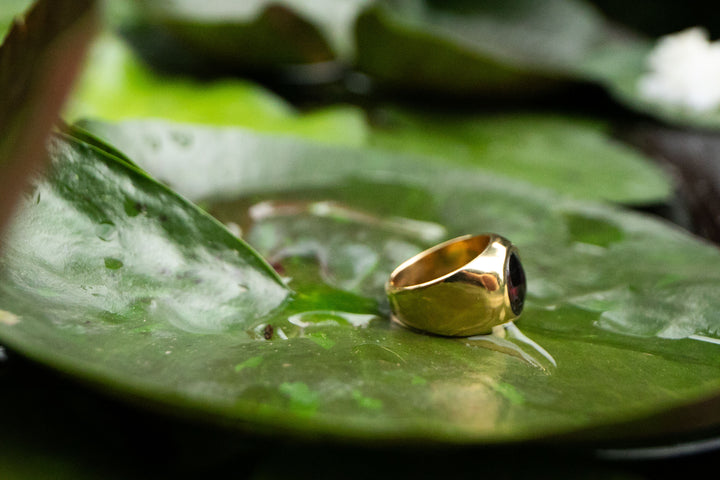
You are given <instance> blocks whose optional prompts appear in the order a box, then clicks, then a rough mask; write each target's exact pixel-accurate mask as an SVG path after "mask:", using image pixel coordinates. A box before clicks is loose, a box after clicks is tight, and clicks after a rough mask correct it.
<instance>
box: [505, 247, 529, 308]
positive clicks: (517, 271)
mask: <svg viewBox="0 0 720 480" xmlns="http://www.w3.org/2000/svg"><path fill="white" fill-rule="evenodd" d="M507 286H508V297H509V298H510V308H512V311H513V313H514V314H515V315H520V312H522V309H523V305H524V304H525V292H526V291H527V284H526V282H525V270H523V267H522V264H521V263H520V259H519V258H518V256H517V255H516V254H515V253H514V252H513V253H511V254H510V260H508V271H507Z"/></svg>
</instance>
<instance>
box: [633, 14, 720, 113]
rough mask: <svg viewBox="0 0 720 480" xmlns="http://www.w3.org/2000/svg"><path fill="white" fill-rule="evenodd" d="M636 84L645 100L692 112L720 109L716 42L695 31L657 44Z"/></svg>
mask: <svg viewBox="0 0 720 480" xmlns="http://www.w3.org/2000/svg"><path fill="white" fill-rule="evenodd" d="M647 60H648V65H647V66H648V73H646V74H645V75H644V76H643V77H642V78H641V79H640V81H639V83H638V89H639V91H640V95H641V96H642V97H644V98H645V99H647V100H651V101H655V102H657V103H662V104H666V105H670V106H674V107H680V108H684V109H687V110H691V111H695V112H706V111H709V110H716V109H718V108H720V41H715V42H710V39H709V36H708V33H707V31H706V30H705V29H703V28H699V27H695V28H689V29H687V30H683V31H682V32H679V33H675V34H672V35H666V36H664V37H662V38H660V39H659V40H658V43H657V46H656V47H655V48H654V49H653V50H652V52H650V55H649V56H648V59H647Z"/></svg>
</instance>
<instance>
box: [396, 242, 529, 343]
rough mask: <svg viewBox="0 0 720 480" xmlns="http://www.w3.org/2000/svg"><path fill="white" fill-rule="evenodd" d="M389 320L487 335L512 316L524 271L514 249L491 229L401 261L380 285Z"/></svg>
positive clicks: (440, 331)
mask: <svg viewBox="0 0 720 480" xmlns="http://www.w3.org/2000/svg"><path fill="white" fill-rule="evenodd" d="M385 291H386V292H387V295H388V299H389V300H390V308H391V309H392V313H393V318H394V320H396V321H397V322H399V323H401V324H403V325H405V326H408V327H411V328H415V329H418V330H422V331H425V332H429V333H434V334H437V335H445V336H457V337H460V336H469V335H478V334H482V333H489V332H490V331H492V328H493V327H494V326H496V325H501V324H503V323H506V322H509V321H511V320H514V319H515V318H517V317H518V316H519V315H520V313H521V312H522V309H523V304H524V302H525V292H526V281H525V272H524V270H523V267H522V264H521V263H520V257H519V255H518V252H517V248H516V247H515V246H514V245H513V244H512V243H511V242H510V241H509V240H508V239H506V238H504V237H501V236H500V235H496V234H494V233H486V234H482V235H475V236H473V235H465V236H462V237H458V238H455V239H453V240H449V241H447V242H444V243H441V244H439V245H436V246H434V247H432V248H429V249H428V250H425V251H424V252H421V253H419V254H417V255H415V256H414V257H412V258H410V259H409V260H407V261H405V262H403V263H402V264H401V265H400V266H399V267H397V268H396V269H395V270H394V271H393V272H392V274H391V275H390V280H389V281H388V282H387V284H386V285H385Z"/></svg>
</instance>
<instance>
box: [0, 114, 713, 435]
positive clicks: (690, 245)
mask: <svg viewBox="0 0 720 480" xmlns="http://www.w3.org/2000/svg"><path fill="white" fill-rule="evenodd" d="M86 126H87V127H88V128H90V130H91V131H93V132H95V133H96V134H98V135H100V137H103V138H106V139H109V140H110V141H111V143H112V144H113V145H115V146H116V147H117V148H118V149H120V150H122V151H125V152H126V153H127V154H128V156H129V157H130V158H132V159H133V160H135V161H136V162H138V163H139V164H140V165H142V166H143V168H146V169H148V170H149V171H150V172H151V173H152V174H154V175H155V176H157V177H158V178H160V179H161V180H163V181H166V182H168V183H171V184H172V185H173V186H174V187H175V188H176V189H177V190H178V191H179V192H180V193H182V194H184V195H187V196H188V197H190V198H191V199H193V200H195V201H198V202H201V203H202V204H204V205H205V206H206V207H207V208H209V209H210V210H211V211H212V212H213V213H214V214H215V215H216V216H217V217H218V218H220V219H221V220H222V221H223V222H226V223H227V224H228V225H229V227H230V228H231V229H232V230H235V231H236V232H237V231H241V232H242V233H243V237H244V238H246V239H247V240H248V241H249V242H250V243H251V244H252V245H253V246H254V247H255V248H257V249H258V251H259V252H260V253H261V254H262V255H263V256H265V258H267V259H268V260H269V261H270V262H271V263H273V266H274V267H275V270H276V271H278V272H279V273H280V275H282V276H283V278H285V279H286V281H287V282H289V283H288V285H289V286H290V287H291V288H292V289H293V290H294V291H296V292H297V294H296V295H295V296H293V298H292V299H291V301H289V302H287V303H285V304H284V305H283V306H282V308H280V309H276V310H274V311H272V312H270V313H268V314H265V315H261V316H257V317H253V318H247V317H246V318H244V319H238V320H237V321H231V322H222V321H218V322H215V321H211V320H209V319H216V318H218V315H219V318H221V319H222V318H226V317H224V316H223V313H224V310H223V306H224V303H223V299H226V297H225V296H224V295H225V294H226V292H225V291H219V290H218V291H213V290H210V291H203V293H204V295H203V299H204V300H203V303H202V305H204V306H205V307H206V308H207V310H206V311H203V312H200V311H198V310H195V311H194V312H195V313H198V315H192V316H190V317H191V318H190V319H189V320H188V316H187V315H184V314H185V313H187V312H186V311H185V310H184V309H183V308H180V309H175V310H171V309H169V308H165V307H164V306H163V308H159V307H158V308H157V311H155V312H154V311H152V310H151V309H150V307H149V306H148V305H146V304H143V303H142V302H141V301H138V302H137V303H138V304H137V305H135V307H134V308H135V309H134V310H128V309H124V308H123V304H122V302H115V303H109V304H107V303H105V304H106V305H109V307H105V311H104V312H97V309H96V308H95V307H94V304H92V303H87V302H85V301H80V300H82V299H84V298H87V297H85V296H84V295H86V294H85V293H83V291H82V289H79V288H75V287H74V285H76V283H79V282H78V280H77V278H76V275H78V274H84V273H83V271H84V269H82V268H81V269H78V270H76V271H68V272H64V278H66V280H65V282H64V283H63V285H61V286H57V285H56V286H55V287H54V288H56V291H55V293H54V294H55V295H58V297H54V296H51V295H48V296H49V299H48V298H45V294H47V293H48V288H51V287H52V286H53V284H52V283H49V279H48V274H47V273H48V272H46V271H43V270H42V269H40V268H39V267H38V268H37V272H36V273H35V274H34V275H33V276H32V277H30V276H25V277H24V276H22V275H20V273H21V272H22V269H24V268H26V265H27V263H26V260H25V259H23V256H20V255H8V256H6V257H5V259H4V260H3V261H4V263H5V265H6V267H5V268H4V271H5V275H6V278H8V281H5V282H3V290H2V292H3V293H2V297H1V298H0V302H1V303H0V305H1V306H2V308H3V309H4V310H6V311H9V312H12V313H14V314H15V315H17V316H18V317H19V318H20V321H19V322H18V323H17V324H15V325H12V326H10V325H0V335H1V336H2V338H3V340H5V341H7V342H8V343H9V344H10V345H12V346H14V347H15V348H18V349H20V350H22V351H23V352H25V353H26V354H29V355H31V356H33V357H35V358H39V359H42V360H44V361H46V362H48V363H50V364H51V365H54V366H55V367H56V368H62V369H66V370H68V371H72V372H74V373H76V374H79V375H81V376H83V377H85V378H90V379H92V380H93V381H94V382H97V383H100V384H104V385H106V386H112V388H113V389H114V390H116V391H118V392H124V393H126V394H127V393H131V392H132V393H133V394H135V395H141V396H144V397H148V398H152V399H153V400H154V401H156V402H159V403H161V404H167V405H172V406H174V407H179V408H181V409H182V410H183V411H185V412H186V413H190V414H192V413H193V412H194V414H196V415H200V416H203V417H204V416H206V415H210V418H216V419H218V418H223V419H226V420H227V419H230V420H238V421H241V423H242V425H244V427H243V428H251V429H254V428H259V429H264V428H266V427H272V428H277V429H281V430H283V431H293V432H296V433H305V434H307V433H311V432H322V433H323V434H330V435H333V436H337V437H343V438H364V439H386V440H389V441H398V440H401V439H402V440H408V439H414V440H432V441H446V442H452V443H498V442H506V441H522V440H529V439H548V438H552V437H556V436H558V435H559V436H560V437H562V436H563V435H572V436H573V438H574V439H575V440H578V439H584V440H588V439H593V438H605V439H609V440H611V441H618V440H619V439H623V440H627V439H628V438H637V437H644V438H645V440H647V438H649V437H653V436H654V435H659V434H670V433H678V432H682V431H685V430H692V429H693V428H695V429H697V428H699V427H703V428H708V427H713V426H717V424H718V421H719V420H720V419H718V418H717V415H715V414H714V413H713V412H714V410H713V409H711V408H709V409H707V411H706V409H703V413H704V415H700V416H699V417H700V418H698V416H697V415H696V416H695V417H693V418H694V420H692V422H691V421H690V420H689V419H688V414H683V412H682V410H681V411H679V413H678V411H677V410H673V409H675V408H676V407H677V408H679V407H688V409H687V410H688V411H689V410H692V409H693V407H695V406H696V405H697V404H696V402H698V401H700V400H701V399H705V398H707V397H712V396H713V395H715V394H716V392H717V390H718V387H720V381H719V380H718V372H719V370H720V364H719V363H718V360H717V348H718V346H717V344H716V342H717V341H716V337H717V331H718V320H717V316H716V315H715V312H716V311H717V308H718V307H719V306H720V305H718V304H717V303H718V302H717V300H716V298H715V296H714V295H713V292H714V291H715V289H717V286H718V284H719V283H720V276H719V275H718V273H717V272H718V271H720V269H719V268H717V267H720V255H719V254H718V252H717V250H716V249H715V248H714V247H711V246H708V245H706V244H703V243H702V242H700V241H698V240H696V239H693V238H691V237H689V236H687V235H686V234H683V233H681V232H680V231H678V230H675V229H674V228H672V227H669V226H668V225H666V224H663V223H660V222H657V221H655V220H651V219H649V218H646V217H643V216H641V215H637V214H631V213H627V212H624V211H621V210H618V209H614V208H611V207H608V206H602V205H595V204H589V203H582V202H578V201H574V200H570V199H563V198H559V197H557V196H556V195H554V194H551V193H549V192H547V191H542V190H536V189H534V188H533V187H531V186H529V185H527V184H524V183H520V182H516V181H509V180H504V179H501V178H497V177H493V176H492V175H491V174H488V173H480V172H478V171H475V170H467V169H463V168H461V167H448V166H443V165H439V164H437V163H436V162H432V161H428V160H423V159H418V158H412V157H403V156H397V155H391V154H387V153H382V152H374V151H361V150H351V149H340V148H333V147H329V146H327V147H326V146H319V145H314V144H310V143H304V142H300V141H296V140H292V139H282V138H278V137H266V136H262V135H257V134H253V133H250V132H246V131H240V130H237V129H212V128H201V127H190V126H182V125H168V124H163V123H161V122H130V123H125V124H120V125H118V126H115V125H112V124H100V123H95V124H87V125H86ZM178 137H180V138H184V139H185V141H183V142H180V143H178V142H176V141H175V140H174V139H176V138H178ZM150 140H152V141H150ZM149 146H152V148H149ZM199 151H202V152H204V155H201V156H199V155H197V152H199ZM93 155H95V154H93ZM83 163H87V164H88V166H87V167H86V168H91V167H92V166H93V165H97V164H100V165H102V164H105V163H107V162H106V161H105V160H103V159H102V158H96V156H91V157H90V158H89V159H84V162H83ZM92 168H97V167H96V166H95V167H92ZM64 170H66V169H63V168H60V169H58V170H57V172H59V173H58V174H57V175H58V176H57V177H54V178H55V182H56V187H54V188H58V189H64V188H65V187H64V185H65V184H66V183H67V182H68V181H69V180H70V179H71V177H72V175H71V173H67V174H65V175H61V173H62V172H63V171H64ZM70 172H72V169H70ZM68 175H69V177H68ZM51 178H53V177H51ZM109 180H110V181H106V182H101V183H102V184H104V185H106V186H113V185H114V183H115V182H113V181H112V180H111V179H109ZM121 184H122V182H121ZM49 185H52V183H51V184H49ZM98 188H99V187H98ZM111 192H115V193H117V192H118V188H117V187H116V186H113V187H112V188H111ZM398 192H401V194H397V193H398ZM394 194H396V195H394ZM111 197H112V195H110V196H108V197H107V198H108V201H109V200H110V198H111ZM393 200H394V201H393ZM114 203H115V204H117V205H123V207H122V208H123V209H127V208H129V207H128V206H127V205H128V204H127V203H125V202H118V201H117V200H116V201H115V202H114ZM170 203H171V204H172V202H170ZM37 205H38V206H33V203H32V202H28V205H27V206H26V210H25V213H24V214H23V215H22V216H21V217H20V219H19V223H18V224H17V225H19V226H16V227H15V229H14V232H15V233H14V234H13V235H14V237H12V238H11V241H10V245H11V247H10V248H11V250H10V251H11V252H12V251H16V249H19V248H21V247H22V249H23V250H24V251H27V252H29V253H26V254H25V255H30V253H32V255H38V253H37V252H36V249H34V248H32V246H33V241H31V240H29V239H25V237H24V236H23V235H22V233H23V230H24V229H28V231H32V230H33V229H34V228H38V227H37V226H38V223H36V222H37V220H36V221H35V222H34V221H33V220H34V219H35V218H38V219H39V218H42V216H41V215H40V213H39V212H41V211H42V205H43V202H40V203H39V204H37ZM77 205H78V208H82V209H84V210H90V209H89V207H87V206H82V205H83V203H82V202H80V201H78V203H77ZM133 205H134V204H130V207H132V206H133ZM157 206H158V205H157V204H152V206H151V204H150V203H148V208H147V210H146V211H143V210H142V209H139V210H138V209H137V208H136V209H135V211H137V214H136V215H135V216H134V217H130V218H131V219H136V218H137V217H139V218H140V219H141V220H142V221H143V224H147V226H148V228H155V229H157V228H160V227H159V224H161V223H162V222H160V220H159V218H157V216H156V214H158V212H159V211H160V210H156V208H157ZM117 208H120V207H117ZM130 210H131V213H133V212H134V211H132V208H130ZM172 213H173V210H172V209H170V212H169V213H168V214H167V215H168V216H170V215H172ZM126 214H127V212H126ZM132 221H137V220H132ZM33 225H34V226H33ZM190 227H191V226H190V225H188V226H187V227H186V228H190ZM73 231H77V233H76V234H75V235H74V237H73V238H74V239H75V241H77V242H79V243H80V244H81V245H82V244H83V243H84V242H86V241H89V240H86V239H85V236H87V238H97V232H95V231H93V232H92V237H91V235H90V232H88V233H86V234H84V235H81V232H83V230H82V229H80V230H77V229H74V230H73ZM480 231H496V232H499V233H501V234H503V235H506V236H508V237H509V238H511V239H512V240H513V241H514V242H515V243H516V244H517V245H518V246H519V248H520V251H521V255H522V259H523V263H524V266H525V269H526V272H527V275H528V279H529V285H528V288H529V291H528V301H527V306H526V311H525V312H524V314H523V316H522V317H521V319H520V321H518V322H517V326H514V325H510V326H508V327H507V328H506V329H505V330H502V331H499V332H498V333H497V334H495V335H489V336H482V337H473V338H470V339H447V338H439V337H432V336H428V335H421V334H417V333H414V332H411V331H409V330H406V329H403V328H401V327H398V326H395V325H393V324H392V323H390V322H389V321H388V320H387V316H386V312H387V305H386V303H385V300H384V298H383V297H384V294H383V291H382V283H383V279H384V278H386V276H387V274H389V272H390V270H392V269H393V268H394V266H395V262H397V261H398V259H404V258H405V257H406V256H409V255H410V254H412V253H415V252H417V251H419V250H420V249H422V248H424V247H426V246H428V245H430V244H433V243H436V241H437V240H438V239H442V238H449V237H452V236H455V235H459V234H464V233H468V232H472V233H475V232H480ZM597 232H609V233H611V234H608V235H602V236H599V235H597ZM58 235H62V233H58ZM170 239H172V237H170ZM93 241H95V240H93ZM99 241H102V240H99ZM175 248H178V246H175ZM86 250H88V249H86ZM146 250H147V247H145V248H144V247H142V243H140V244H136V243H134V242H128V244H126V245H125V246H123V248H122V249H118V250H115V251H114V252H113V253H112V255H110V254H106V252H104V251H102V250H98V251H95V250H93V253H94V254H93V255H90V256H89V257H90V259H84V258H82V257H81V258H79V259H78V262H79V263H81V264H82V263H87V262H89V261H90V260H91V259H92V258H97V262H95V263H97V264H99V265H98V268H97V270H98V271H100V272H102V273H101V274H97V273H94V274H93V275H100V276H99V277H90V278H87V280H83V282H84V283H83V284H84V285H85V286H86V288H88V289H89V290H93V289H97V288H100V287H102V286H105V285H108V278H107V277H109V276H112V275H115V276H116V277H111V278H114V279H115V280H113V281H114V282H118V281H120V282H123V281H124V282H131V283H132V282H133V281H132V280H131V279H132V278H133V275H132V272H130V274H129V275H127V276H125V274H123V273H122V272H123V271H124V270H125V269H126V268H128V266H132V265H141V264H145V262H140V261H139V260H138V259H142V258H144V256H146V255H147V252H146ZM44 252H48V250H47V248H46V249H45V250H44ZM43 254H44V255H45V257H46V258H45V261H43V262H37V261H35V260H33V264H37V265H43V266H45V265H51V260H52V261H55V262H58V261H62V262H65V260H59V259H58V258H54V257H55V256H56V255H58V256H60V257H63V258H65V255H59V252H58V253H57V254H56V255H52V254H51V251H50V252H49V253H43ZM106 257H111V258H113V259H118V260H121V261H122V262H123V267H121V268H119V269H117V270H110V269H107V268H105V266H104V265H102V262H103V261H104V259H105V258H106ZM29 258H30V257H28V260H29ZM158 258H159V259H160V260H162V258H163V256H161V255H160V256H158ZM368 259H370V260H372V261H368ZM152 264H153V263H152V262H151V263H150V265H152ZM14 265H16V266H14ZM20 267H22V268H20ZM93 268H95V267H93ZM93 271H95V270H93ZM259 272H260V273H262V269H259ZM260 273H257V275H259V276H260V280H261V282H260V283H261V285H268V284H269V285H274V286H273V287H272V288H270V287H268V288H269V291H271V292H272V291H275V290H276V289H279V291H281V292H284V291H285V290H284V289H283V288H282V287H281V286H278V284H277V283H275V282H274V281H272V279H270V280H268V279H267V278H266V277H265V276H263V275H265V274H263V275H261V274H260ZM263 278H265V280H262V279H263ZM20 280H22V282H21V281H20ZM28 282H33V283H32V284H31V283H28ZM38 282H39V283H42V285H37V283H38ZM191 283H192V282H190V283H182V282H180V283H177V284H175V283H170V284H167V287H168V289H169V290H170V291H173V292H175V294H176V295H182V296H183V297H187V298H193V297H194V295H197V294H198V293H197V292H196V291H195V290H196V289H198V288H201V287H199V286H197V284H195V285H192V284H191ZM110 284H111V285H112V284H114V283H112V282H111V283H110ZM252 285H253V284H252V283H250V284H249V286H250V288H252ZM21 287H22V288H21ZM38 287H42V288H38ZM143 288H147V285H143ZM43 292H45V293H43ZM181 292H182V293H181ZM103 293H104V292H103ZM247 293H248V297H252V298H255V297H258V298H256V300H257V301H260V300H261V299H265V301H266V302H270V300H268V299H267V294H265V293H263V294H260V295H259V296H258V292H257V290H255V291H254V292H253V291H252V290H251V291H250V292H247ZM278 295H279V296H282V295H280V294H278ZM111 298H112V297H111ZM173 298H175V297H173ZM218 299H219V300H218ZM228 301H229V300H228ZM48 302H54V303H53V305H57V307H56V308H53V309H52V311H53V315H52V317H49V316H48V315H47V313H44V312H48V311H49V310H48V309H47V308H40V307H38V305H40V306H41V307H46V306H47V304H48ZM213 303H215V304H216V307H217V308H216V307H213ZM270 303H272V302H270ZM266 304H267V303H266ZM60 305H64V307H63V308H59V307H60ZM116 305H117V306H116ZM181 306H182V307H185V308H188V307H191V308H196V304H195V303H193V302H192V301H190V300H187V301H186V303H184V304H181ZM86 317H89V318H90V319H91V325H85V324H83V323H82V321H81V320H80V319H81V318H82V319H84V318H86ZM141 318H146V319H147V322H142V323H141V322H140V319H141ZM208 325H209V326H211V327H212V328H208ZM198 326H202V327H203V328H200V329H199V328H198ZM268 326H270V327H268ZM714 342H715V343H714ZM48 345H53V348H54V349H55V351H56V352H58V353H54V354H53V355H49V354H47V353H46V352H47V350H46V348H47V346H48ZM98 348H101V349H103V351H101V352H98V351H97V349H98ZM44 352H45V353H44ZM167 352H170V353H167ZM479 412H482V414H479ZM668 412H673V415H668ZM693 413H694V414H697V411H694V412H693ZM657 418H661V419H662V421H658V422H653V421H652V419H657ZM641 421H647V422H648V424H649V425H650V426H651V427H649V428H644V429H642V430H640V431H638V430H637V429H635V428H633V425H634V424H636V423H637V422H641ZM584 432H585V433H584Z"/></svg>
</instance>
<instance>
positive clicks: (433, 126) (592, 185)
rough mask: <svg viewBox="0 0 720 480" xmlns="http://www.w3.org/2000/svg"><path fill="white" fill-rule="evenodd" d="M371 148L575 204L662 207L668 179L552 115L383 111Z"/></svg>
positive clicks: (597, 127) (589, 126) (581, 125)
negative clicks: (456, 167)
mask: <svg viewBox="0 0 720 480" xmlns="http://www.w3.org/2000/svg"><path fill="white" fill-rule="evenodd" d="M374 116H375V117H376V118H378V119H379V120H377V121H376V122H374V124H373V129H372V130H371V131H370V136H369V143H370V144H371V145H372V146H376V147H379V148H383V149H388V150H394V151H397V152H406V153H417V154H423V155H429V156H432V157H436V158H440V159H443V160H445V161H447V162H454V163H457V164H460V165H475V166H479V167H482V168H484V169H487V170H489V171H493V172H496V173H498V174H502V175H506V176H509V177H513V178H517V179H521V180H525V181H528V182H531V183H533V184H536V185H538V186H542V187H548V188H552V189H553V190H555V191H557V192H560V193H566V194H570V195H573V196H575V197H578V198H586V199H593V200H595V199H600V200H610V201H614V202H622V203H630V204H633V203H634V204H641V203H652V202H662V201H664V200H666V199H667V198H668V197H669V196H670V194H671V192H672V188H671V183H670V181H669V179H668V176H667V175H666V174H665V173H664V172H663V171H662V170H661V169H660V168H659V167H658V166H657V165H655V164H652V163H650V162H649V161H648V160H647V159H646V158H644V157H642V156H641V155H640V154H639V153H638V152H636V151H634V150H632V149H631V148H628V147H627V146H625V145H623V144H621V143H620V142H618V141H616V140H613V139H612V138H611V137H610V134H609V132H608V130H609V127H608V125H606V124H604V123H603V122H599V121H595V120H588V119H582V118H571V117H563V116H560V115H547V114H537V113H535V114H522V113H503V114H491V115H467V114H466V115H463V114H458V113H455V114H450V113H447V112H446V113H444V114H437V113H435V114H429V113H421V114H418V113H413V114H411V113H407V112H401V111H398V110H390V109H383V110H382V111H380V112H376V113H375V114H374Z"/></svg>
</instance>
